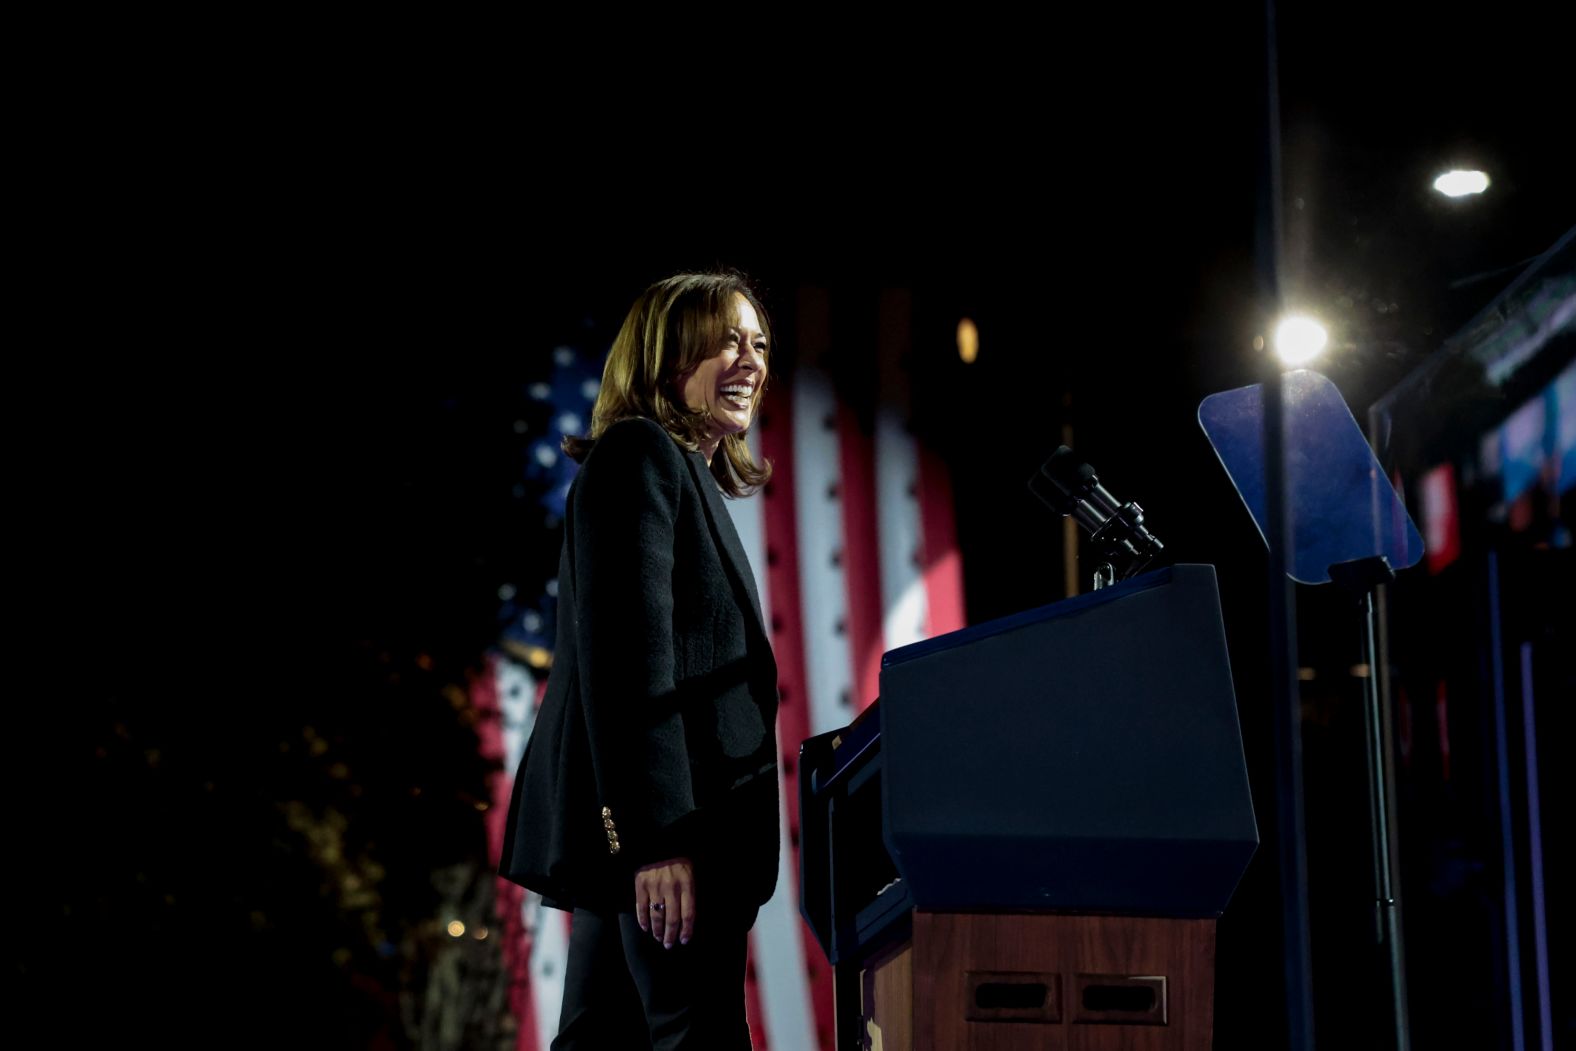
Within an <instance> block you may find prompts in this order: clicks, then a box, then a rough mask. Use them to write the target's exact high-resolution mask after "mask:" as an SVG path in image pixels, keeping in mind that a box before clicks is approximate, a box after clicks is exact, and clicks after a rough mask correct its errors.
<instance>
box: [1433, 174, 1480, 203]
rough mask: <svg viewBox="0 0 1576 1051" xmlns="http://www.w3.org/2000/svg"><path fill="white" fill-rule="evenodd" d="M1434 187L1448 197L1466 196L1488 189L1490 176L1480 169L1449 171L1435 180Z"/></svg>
mask: <svg viewBox="0 0 1576 1051" xmlns="http://www.w3.org/2000/svg"><path fill="white" fill-rule="evenodd" d="M1434 189H1436V190H1438V191H1439V192H1440V193H1442V194H1444V195H1445V196H1446V197H1466V196H1467V195H1469V194H1474V193H1482V192H1483V191H1484V190H1486V189H1488V176H1487V175H1485V174H1484V173H1483V172H1478V171H1459V170H1458V171H1448V172H1445V174H1443V175H1441V176H1440V177H1439V178H1437V179H1435V180H1434Z"/></svg>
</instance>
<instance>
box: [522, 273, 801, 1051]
mask: <svg viewBox="0 0 1576 1051" xmlns="http://www.w3.org/2000/svg"><path fill="white" fill-rule="evenodd" d="M770 343H771V335H770V329H769V328H768V322H767V319H766V312H765V310H764V309H763V308H762V307H761V304H760V302H759V300H758V299H757V298H756V297H755V295H754V294H753V293H752V292H751V291H750V289H749V288H748V287H747V286H746V285H745V283H744V282H743V281H742V280H741V279H740V278H738V277H737V276H734V275H728V274H680V275H678V276H676V277H672V278H669V279H667V280H665V281H660V282H658V283H657V284H655V285H653V286H651V287H650V288H649V289H647V290H646V292H645V293H644V294H643V295H641V297H640V298H639V299H638V300H636V302H635V304H634V306H633V307H632V308H631V309H630V311H629V315H628V317H627V318H625V320H624V324H623V327H622V329H621V330H620V331H619V333H618V337H617V338H616V339H615V340H614V342H613V349H612V351H611V353H610V354H609V357H608V361H607V366H606V368H605V369H604V371H603V377H602V389H601V392H600V394H599V395H598V397H597V402H596V407H595V409H594V410H593V414H592V423H591V432H590V434H589V435H588V436H587V437H586V438H584V439H566V440H565V442H564V449H565V451H566V452H567V453H568V454H569V455H571V456H573V457H574V458H575V459H576V460H578V461H579V462H580V463H581V468H580V471H579V473H578V475H577V476H576V478H575V482H574V485H573V486H572V487H571V488H570V492H569V500H568V510H567V513H566V516H565V523H564V525H565V528H564V548H563V555H562V557H561V559H560V563H559V571H558V636H557V641H556V644H555V653H554V662H553V671H552V674H551V675H550V676H549V678H548V684H547V692H546V695H545V697H544V698H543V701H542V706H541V710H540V712H539V713H538V715H537V721H536V727H535V730H534V731H533V733H532V736H531V740H530V743H529V744H528V745H527V747H526V752H525V756H524V758H523V759H522V760H521V764H520V770H519V773H518V774H517V776H516V777H515V781H514V795H513V799H512V800H511V802H510V808H509V818H508V823H507V826H506V832H505V838H504V845H503V855H502V861H501V864H500V866H499V871H500V873H501V874H502V875H503V876H504V877H506V878H508V879H510V880H513V881H514V882H516V883H520V884H522V885H524V886H526V887H529V888H531V889H532V890H536V891H539V892H540V893H541V894H542V895H543V897H544V899H545V900H546V901H547V903H548V904H550V905H553V906H555V907H558V908H572V909H573V910H574V921H573V930H572V934H571V937H570V944H569V965H568V972H567V974H566V978H565V981H566V986H565V993H564V1006H563V1013H562V1015H561V1016H560V1019H559V1035H558V1038H557V1039H556V1040H554V1041H553V1045H552V1046H553V1048H554V1049H569V1048H598V1049H609V1051H622V1049H624V1048H645V1047H653V1048H656V1049H658V1051H666V1049H670V1048H691V1047H695V1048H707V1049H709V1051H728V1049H733V1048H738V1049H741V1051H742V1049H747V1048H749V1047H750V1036H749V1029H748V1026H747V1025H746V1023H745V1019H744V970H745V953H746V944H747V934H748V932H749V929H750V927H751V925H753V923H754V922H755V914H756V910H757V909H758V908H759V906H760V905H761V904H763V903H764V902H765V901H766V899H767V898H769V897H770V896H771V893H772V890H773V888H774V886H775V884H776V879H777V850H778V831H777V795H778V790H777V737H776V731H775V727H776V714H777V668H776V664H775V663H774V661H773V659H772V653H771V646H770V643H769V641H768V638H767V634H766V631H765V627H764V624H763V622H762V618H761V611H760V600H759V598H758V597H757V595H756V591H755V583H754V577H753V575H752V573H751V571H750V566H749V563H748V561H747V560H746V559H745V555H744V551H743V549H742V547H741V546H740V544H739V539H738V535H737V534H736V533H735V532H734V529H733V524H732V520H731V519H730V518H729V516H728V510H727V508H726V507H725V506H724V505H723V502H722V493H727V494H728V495H730V496H744V495H748V494H749V493H752V492H753V491H754V490H755V489H757V488H759V487H760V486H761V485H763V484H764V483H765V482H766V480H767V478H768V477H769V476H770V473H771V472H770V466H769V465H767V466H757V465H756V464H755V463H754V462H753V461H752V459H751V457H750V453H749V449H748V447H747V446H746V444H745V440H744V435H745V432H746V430H747V429H748V428H749V426H750V423H751V422H752V420H753V419H754V417H755V411H756V408H757V406H758V405H759V404H760V399H761V393H762V391H763V390H764V389H765V386H766V375H767V357H768V353H769V350H770ZM719 490H720V492H719Z"/></svg>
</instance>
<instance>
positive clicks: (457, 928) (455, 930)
mask: <svg viewBox="0 0 1576 1051" xmlns="http://www.w3.org/2000/svg"><path fill="white" fill-rule="evenodd" d="M464 933H465V924H463V923H461V922H460V921H459V920H450V921H449V936H450V937H453V938H458V937H460V936H461V935H463V934H464Z"/></svg>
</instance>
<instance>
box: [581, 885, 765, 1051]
mask: <svg viewBox="0 0 1576 1051" xmlns="http://www.w3.org/2000/svg"><path fill="white" fill-rule="evenodd" d="M716 904H717V905H719V906H720V905H721V903H720V902H717V903H716ZM755 913H756V910H755V909H754V908H749V907H731V908H714V911H711V912H705V913H702V914H701V915H700V916H699V917H698V918H697V919H696V921H695V934H694V936H693V937H692V938H691V939H690V943H689V944H688V945H680V944H679V943H677V942H674V945H673V948H671V949H664V948H663V947H662V943H661V942H659V941H657V940H656V939H655V938H653V937H652V936H651V935H649V934H647V933H646V932H645V931H643V930H641V929H640V926H639V925H638V924H637V923H636V922H635V917H634V915H633V914H632V913H627V912H625V913H610V914H604V913H596V912H588V911H587V910H585V909H576V910H575V912H574V920H573V929H572V930H571V931H570V935H569V965H568V970H567V972H566V973H565V976H564V1007H563V1013H562V1014H561V1015H559V1019H558V1036H557V1037H556V1038H555V1039H554V1040H553V1044H552V1048H551V1051H689V1049H694V1048H704V1049H705V1051H749V1049H750V1027H749V1024H748V1023H747V1022H746V1021H745V1018H744V970H745V962H746V956H747V955H748V951H749V933H750V927H751V926H753V925H754V923H755Z"/></svg>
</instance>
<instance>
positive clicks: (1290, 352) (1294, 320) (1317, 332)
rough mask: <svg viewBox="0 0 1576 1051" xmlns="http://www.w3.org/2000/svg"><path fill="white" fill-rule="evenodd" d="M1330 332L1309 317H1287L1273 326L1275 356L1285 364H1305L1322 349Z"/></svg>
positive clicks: (1327, 340)
mask: <svg viewBox="0 0 1576 1051" xmlns="http://www.w3.org/2000/svg"><path fill="white" fill-rule="evenodd" d="M1329 341H1330V334H1329V333H1328V332H1326V331H1325V330H1324V326H1323V325H1321V324H1319V323H1318V322H1317V321H1315V320H1313V318H1311V317H1289V318H1286V319H1285V320H1284V321H1282V322H1281V323H1280V324H1279V325H1277V326H1276V328H1275V356H1276V357H1278V358H1280V359H1281V362H1282V363H1284V364H1286V365H1306V364H1307V363H1308V362H1310V361H1312V360H1313V359H1314V358H1316V357H1318V356H1319V355H1320V354H1321V353H1322V352H1323V351H1324V345H1325V344H1326V343H1328V342H1329Z"/></svg>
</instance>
